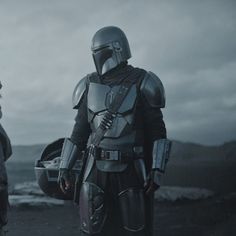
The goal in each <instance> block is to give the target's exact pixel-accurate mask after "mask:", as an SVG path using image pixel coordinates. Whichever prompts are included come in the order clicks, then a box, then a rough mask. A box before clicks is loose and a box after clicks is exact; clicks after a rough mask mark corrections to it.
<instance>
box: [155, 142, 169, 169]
mask: <svg viewBox="0 0 236 236" xmlns="http://www.w3.org/2000/svg"><path fill="white" fill-rule="evenodd" d="M170 149H171V141H170V140H168V139H159V140H156V141H154V144H153V152H152V157H153V161H152V169H153V170H158V171H160V172H161V173H164V172H165V169H166V164H167V162H168V159H169V154H170Z"/></svg>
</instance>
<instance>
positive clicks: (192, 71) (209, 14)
mask: <svg viewBox="0 0 236 236" xmlns="http://www.w3.org/2000/svg"><path fill="white" fill-rule="evenodd" d="M107 25H116V26H119V27H120V28H122V29H123V30H124V31H125V32H126V34H127V37H128V39H129V41H130V46H131V51H132V55H133V57H132V59H131V60H130V63H131V64H133V65H135V66H138V67H143V68H145V69H147V70H151V71H153V72H155V73H156V74H157V75H158V76H159V77H160V78H161V79H162V81H163V84H164V86H165V89H166V95H167V107H166V108H165V109H164V110H163V112H164V118H165V121H166V126H167V129H168V135H169V137H170V138H172V139H177V140H181V141H187V142H198V143H202V144H211V145H212V144H220V143H223V142H226V141H229V140H232V139H236V125H235V121H236V44H235V42H236V2H235V1H234V0H232V1H227V0H226V1H217V0H212V1H207V0H206V1H194V0H192V1H190V0H186V1H182V0H179V1H176V0H175V1H174V0H169V1H166V0H162V1H138V0H129V1H118V0H117V1H115V0H113V1H112V0H103V1H95V0H86V1H80V0H64V1H60V0H40V1H37V0H28V1H27V0H21V1H18V0H14V1H12V0H0V80H1V81H2V83H3V86H4V87H3V91H2V94H3V99H2V100H1V104H2V107H3V108H2V110H3V113H4V118H3V120H2V124H3V125H4V127H5V128H6V129H7V131H8V133H9V136H10V137H11V139H12V142H13V143H14V144H32V143H46V142H50V141H52V140H54V139H56V138H59V137H62V136H68V135H70V132H71V129H72V126H73V119H74V116H75V111H73V110H72V104H71V95H72V92H73V89H74V87H75V85H76V83H77V82H78V81H79V80H80V79H81V78H82V77H83V76H85V75H86V74H87V73H90V72H92V71H94V65H93V61H92V57H91V53H90V42H91V38H92V36H93V34H94V33H95V32H96V31H97V30H98V29H99V28H101V27H103V26H107Z"/></svg>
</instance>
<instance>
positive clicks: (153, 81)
mask: <svg viewBox="0 0 236 236" xmlns="http://www.w3.org/2000/svg"><path fill="white" fill-rule="evenodd" d="M140 91H141V94H143V95H144V97H145V99H146V100H147V102H148V103H149V105H150V106H152V107H156V108H163V107H165V90H164V87H163V84H162V82H161V80H160V79H159V78H158V77H157V76H156V75H155V74H154V73H152V72H150V71H149V72H147V73H146V75H145V77H144V79H143V81H142V83H141V86H140Z"/></svg>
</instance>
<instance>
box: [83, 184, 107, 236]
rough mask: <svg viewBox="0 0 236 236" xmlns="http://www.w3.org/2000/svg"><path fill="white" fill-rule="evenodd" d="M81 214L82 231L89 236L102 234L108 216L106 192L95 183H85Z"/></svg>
mask: <svg viewBox="0 0 236 236" xmlns="http://www.w3.org/2000/svg"><path fill="white" fill-rule="evenodd" d="M79 212H80V224H81V230H82V231H83V232H85V233H88V234H96V233H100V232H101V231H102V228H103V226H104V223H105V220H106V216H107V211H106V208H105V196H104V191H103V190H102V189H101V188H100V187H98V186H97V185H95V184H93V183H89V182H85V183H83V185H82V187H81V191H80V200H79Z"/></svg>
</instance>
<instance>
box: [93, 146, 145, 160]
mask: <svg viewBox="0 0 236 236" xmlns="http://www.w3.org/2000/svg"><path fill="white" fill-rule="evenodd" d="M94 157H95V160H103V161H119V162H130V161H134V160H137V159H140V158H143V147H142V146H138V147H134V148H133V149H131V150H128V151H121V150H105V149H102V148H96V151H95V155H94Z"/></svg>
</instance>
